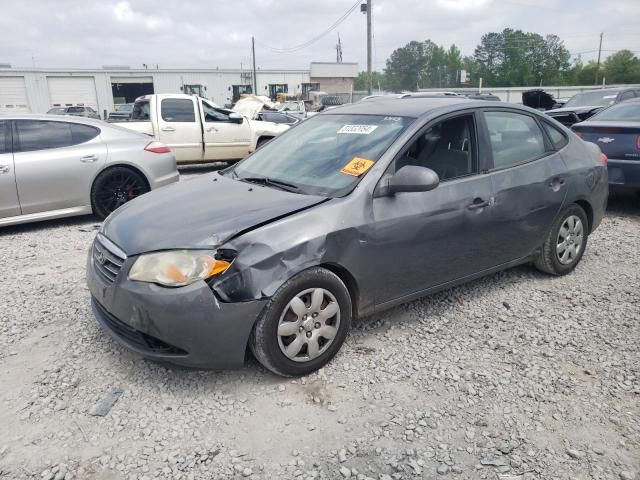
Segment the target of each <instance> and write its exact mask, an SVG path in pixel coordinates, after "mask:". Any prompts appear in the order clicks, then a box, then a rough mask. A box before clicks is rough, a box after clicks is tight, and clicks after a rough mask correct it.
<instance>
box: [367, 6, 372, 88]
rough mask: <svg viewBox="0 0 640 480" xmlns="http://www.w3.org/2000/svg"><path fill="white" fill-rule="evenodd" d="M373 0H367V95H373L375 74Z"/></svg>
mask: <svg viewBox="0 0 640 480" xmlns="http://www.w3.org/2000/svg"><path fill="white" fill-rule="evenodd" d="M371 2H372V0H367V95H371V90H372V88H373V76H372V74H371V43H372V42H371V13H372V12H371V11H372V10H373V7H372V6H371Z"/></svg>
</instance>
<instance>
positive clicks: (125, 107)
mask: <svg viewBox="0 0 640 480" xmlns="http://www.w3.org/2000/svg"><path fill="white" fill-rule="evenodd" d="M131 110H133V104H132V103H123V104H121V105H116V112H124V113H129V112H131Z"/></svg>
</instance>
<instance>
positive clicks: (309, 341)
mask: <svg viewBox="0 0 640 480" xmlns="http://www.w3.org/2000/svg"><path fill="white" fill-rule="evenodd" d="M339 327H340V306H339V305H338V302H337V300H336V297H335V296H334V295H333V294H332V293H331V292H329V291H328V290H325V289H324V288H310V289H307V290H303V291H302V292H300V293H298V294H297V295H295V296H294V297H293V298H292V299H291V300H290V301H289V303H288V304H287V306H286V307H285V309H284V311H283V312H282V315H281V316H280V320H279V322H278V345H279V346H280V350H281V351H282V353H284V355H285V356H286V357H287V358H289V359H290V360H293V361H294V362H308V361H310V360H313V359H315V358H318V357H319V356H320V355H322V354H323V353H324V352H326V351H327V349H328V348H329V346H330V345H331V343H332V342H333V339H334V338H335V337H336V335H337V334H338V329H339Z"/></svg>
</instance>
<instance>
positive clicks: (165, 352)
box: [87, 97, 608, 376]
mask: <svg viewBox="0 0 640 480" xmlns="http://www.w3.org/2000/svg"><path fill="white" fill-rule="evenodd" d="M607 196H608V185H607V168H606V157H605V156H604V155H603V154H602V153H601V152H600V150H599V148H598V147H597V146H596V145H594V144H590V143H586V142H583V141H582V140H581V139H580V138H578V137H577V136H576V135H575V134H573V133H572V132H571V131H570V130H568V129H566V128H565V127H563V126H562V125H560V124H559V123H557V122H555V121H554V120H552V119H551V118H549V117H547V116H545V115H544V114H540V113H539V112H537V111H535V110H532V109H529V108H526V107H518V106H514V105H511V104H505V103H500V102H488V101H478V100H469V99H465V98H459V97H442V98H415V99H414V98H408V99H390V100H387V99H382V100H378V101H375V102H359V103H356V104H352V105H347V106H341V107H337V108H335V109H333V110H330V111H329V112H328V113H323V114H321V115H317V116H315V117H313V118H311V119H309V120H306V121H305V122H302V123H301V124H299V125H298V126H296V127H295V128H293V129H291V130H290V131H289V132H286V133H284V134H283V135H281V136H280V137H277V138H276V139H274V140H272V141H271V142H269V143H268V144H267V145H264V146H263V147H261V148H260V149H258V150H257V151H256V152H255V153H253V154H252V155H251V156H249V157H247V158H246V159H245V160H243V161H241V162H240V163H238V164H237V165H235V166H233V167H231V168H229V169H227V170H226V171H224V172H220V173H213V174H210V175H206V176H203V177H200V178H198V179H196V180H193V181H190V182H188V184H186V185H176V186H172V187H169V188H168V189H166V190H165V191H164V192H158V193H151V194H149V195H145V196H144V197H142V198H140V199H136V200H134V201H133V202H130V203H129V204H127V205H125V206H124V207H123V208H121V209H120V210H119V211H118V212H116V213H115V214H114V215H112V216H111V217H110V218H109V219H107V221H106V222H105V224H104V226H103V228H102V230H101V232H100V233H99V234H98V235H97V238H96V240H95V242H94V245H93V246H92V248H91V252H90V253H89V257H88V273H87V282H88V285H89V290H90V292H91V296H92V304H93V310H94V313H95V315H96V318H97V319H98V321H99V323H100V324H101V325H102V326H103V328H104V329H105V330H106V331H108V332H109V333H110V334H111V335H112V336H113V337H114V338H115V339H117V340H118V341H119V342H121V343H122V344H124V345H126V346H127V347H129V348H130V349H132V350H134V351H136V352H139V353H140V354H142V355H144V356H146V357H149V358H153V359H159V360H164V361H170V362H174V363H176V364H182V365H190V366H199V367H215V368H230V367H238V366H240V365H242V364H243V361H244V358H245V353H246V351H247V348H248V349H250V350H251V351H252V352H253V354H254V355H255V357H256V358H257V359H258V360H259V361H260V362H261V363H262V364H263V365H264V366H265V367H266V368H268V369H270V370H271V371H273V372H275V373H277V374H280V375H285V376H298V375H305V374H308V373H310V372H312V371H314V370H317V369H318V368H321V367H322V366H323V365H325V364H326V363H327V362H328V361H329V360H331V358H333V356H334V355H335V354H336V353H337V352H338V350H339V349H340V347H341V345H342V344H343V342H344V339H345V338H346V336H347V333H348V331H349V327H350V325H351V323H352V321H353V320H354V318H356V317H359V316H363V315H367V314H370V313H372V312H379V311H382V310H384V309H386V308H389V307H392V306H394V305H398V304H400V303H403V302H407V301H410V300H413V299H416V298H419V297H422V296H424V295H427V294H429V293H432V292H435V291H438V290H442V289H445V288H449V287H451V286H454V285H457V284H460V283H462V282H466V281H469V280H472V279H475V278H478V277H480V276H483V275H487V274H490V273H493V272H496V271H499V270H502V269H505V268H509V267H512V266H515V265H519V264H526V263H532V264H534V265H535V266H536V267H537V268H538V269H539V270H541V271H543V272H547V273H549V274H552V275H565V274H568V273H569V272H571V271H572V270H573V269H574V268H575V267H576V265H578V263H579V262H580V259H581V258H582V255H583V254H584V252H585V249H586V246H587V238H588V236H589V234H590V233H591V232H592V231H593V230H594V229H595V228H596V227H598V225H599V224H600V221H601V220H602V218H603V216H604V212H605V206H606V203H607ZM220 199H224V201H221V200H220Z"/></svg>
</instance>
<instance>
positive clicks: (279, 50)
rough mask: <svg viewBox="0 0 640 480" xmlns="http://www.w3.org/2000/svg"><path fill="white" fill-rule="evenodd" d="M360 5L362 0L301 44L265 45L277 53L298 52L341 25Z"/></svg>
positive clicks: (358, 0)
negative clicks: (281, 46)
mask: <svg viewBox="0 0 640 480" xmlns="http://www.w3.org/2000/svg"><path fill="white" fill-rule="evenodd" d="M358 5H360V0H357V1H356V2H355V3H354V4H353V5H352V6H351V7H350V8H349V9H348V10H347V11H346V12H344V13H343V14H342V15H341V16H340V18H338V20H336V21H335V22H334V23H333V24H332V25H331V26H330V27H329V28H327V29H326V30H324V31H323V32H322V33H320V34H318V35H316V36H315V37H313V38H312V39H310V40H307V41H306V42H304V43H301V44H299V45H296V46H294V47H288V48H278V47H271V46H269V45H265V44H263V46H264V47H265V48H268V49H269V50H271V51H273V52H275V53H293V52H296V51H298V50H302V49H303V48H307V47H308V46H310V45H313V44H314V43H315V42H317V41H318V40H320V39H321V38H322V37H324V36H325V35H327V34H328V33H330V32H331V31H333V30H335V29H336V28H337V27H338V25H340V24H341V23H342V22H344V21H345V20H346V19H347V17H348V16H349V15H350V14H351V12H353V11H354V10H355V9H356V8H357V7H358Z"/></svg>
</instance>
